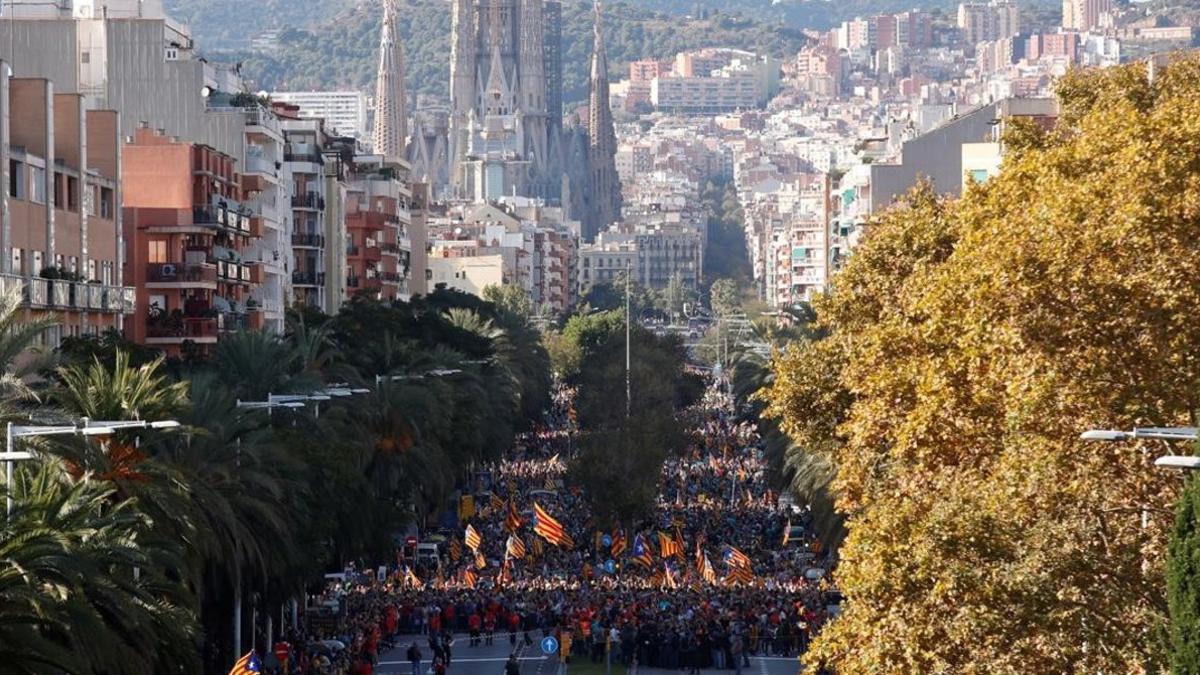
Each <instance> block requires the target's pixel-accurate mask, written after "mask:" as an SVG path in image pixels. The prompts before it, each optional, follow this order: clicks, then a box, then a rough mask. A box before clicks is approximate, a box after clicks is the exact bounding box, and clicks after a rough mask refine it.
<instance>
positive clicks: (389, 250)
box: [379, 243, 400, 255]
mask: <svg viewBox="0 0 1200 675" xmlns="http://www.w3.org/2000/svg"><path fill="white" fill-rule="evenodd" d="M379 250H380V251H383V252H384V253H386V254H388V255H400V247H399V246H397V245H396V244H387V243H383V244H380V245H379Z"/></svg>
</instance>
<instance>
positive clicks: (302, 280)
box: [292, 272, 325, 286]
mask: <svg viewBox="0 0 1200 675" xmlns="http://www.w3.org/2000/svg"><path fill="white" fill-rule="evenodd" d="M292 285H293V286H324V285H325V273H324V272H292Z"/></svg>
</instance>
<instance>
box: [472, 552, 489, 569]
mask: <svg viewBox="0 0 1200 675" xmlns="http://www.w3.org/2000/svg"><path fill="white" fill-rule="evenodd" d="M475 567H477V568H479V569H483V568H485V567H487V558H484V557H483V554H482V553H480V552H479V551H476V552H475Z"/></svg>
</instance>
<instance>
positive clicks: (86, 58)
mask: <svg viewBox="0 0 1200 675" xmlns="http://www.w3.org/2000/svg"><path fill="white" fill-rule="evenodd" d="M79 62H80V63H91V62H92V53H91V52H79Z"/></svg>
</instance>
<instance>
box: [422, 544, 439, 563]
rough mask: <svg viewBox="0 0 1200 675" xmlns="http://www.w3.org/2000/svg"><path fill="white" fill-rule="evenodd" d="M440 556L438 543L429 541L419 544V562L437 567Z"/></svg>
mask: <svg viewBox="0 0 1200 675" xmlns="http://www.w3.org/2000/svg"><path fill="white" fill-rule="evenodd" d="M439 556H440V551H439V550H438V545H437V544H435V543H433V542H428V541H426V542H421V543H419V544H417V562H418V563H419V564H421V565H427V566H429V567H437V566H438V557H439Z"/></svg>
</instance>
